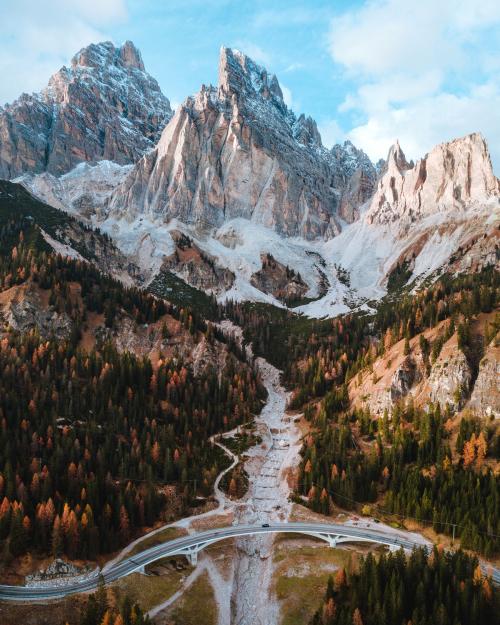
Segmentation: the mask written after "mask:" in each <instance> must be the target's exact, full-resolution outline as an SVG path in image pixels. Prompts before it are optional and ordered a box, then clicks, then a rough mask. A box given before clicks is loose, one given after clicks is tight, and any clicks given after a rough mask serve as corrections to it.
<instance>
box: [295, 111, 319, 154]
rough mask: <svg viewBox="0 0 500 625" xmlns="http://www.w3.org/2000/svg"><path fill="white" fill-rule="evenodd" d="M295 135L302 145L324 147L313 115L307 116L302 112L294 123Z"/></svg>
mask: <svg viewBox="0 0 500 625" xmlns="http://www.w3.org/2000/svg"><path fill="white" fill-rule="evenodd" d="M293 136H294V137H295V139H297V141H298V142H299V143H302V145H312V146H318V147H322V145H323V144H322V142H321V135H320V133H319V130H318V126H317V124H316V122H315V121H314V119H312V117H306V116H305V115H304V113H301V114H300V115H299V117H298V118H297V121H296V122H295V124H294V125H293Z"/></svg>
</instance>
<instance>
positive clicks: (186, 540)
mask: <svg viewBox="0 0 500 625" xmlns="http://www.w3.org/2000/svg"><path fill="white" fill-rule="evenodd" d="M279 533H287V534H302V535H305V536H311V537H313V538H317V539H319V540H323V541H324V542H326V543H327V544H328V545H329V546H330V547H337V546H338V545H340V544H342V543H352V542H367V543H378V544H380V545H386V546H387V547H388V548H389V549H391V550H398V549H401V548H403V549H405V550H412V549H413V548H415V547H422V543H419V542H413V541H411V540H409V539H406V538H403V537H401V535H397V534H396V532H394V531H391V529H390V528H387V527H381V528H373V529H372V528H366V527H352V526H346V525H341V524H325V523H270V524H269V523H264V524H262V525H233V526H230V527H221V528H219V529H213V530H208V531H205V532H200V533H197V534H191V535H189V536H182V537H181V538H176V539H174V540H170V541H167V542H164V543H161V544H159V545H156V546H154V547H150V548H149V549H145V550H144V551H141V552H140V553H137V554H135V555H134V556H131V557H128V558H124V559H123V560H120V561H119V562H117V563H116V564H114V565H113V566H112V567H111V568H109V569H108V570H107V571H106V572H105V573H104V574H102V575H100V574H99V572H95V573H94V574H93V575H91V576H89V577H88V578H86V579H83V580H79V581H73V582H71V580H67V583H65V582H62V580H58V581H54V583H53V584H51V585H46V586H44V587H25V586H5V585H0V600H1V601H21V602H35V601H47V600H50V599H58V598H61V597H65V596H67V595H71V594H74V593H80V592H91V591H93V590H96V588H97V587H98V585H99V583H100V582H101V581H102V582H104V583H105V584H108V583H110V582H114V581H116V580H118V579H121V578H122V577H126V576H127V575H130V574H131V573H134V572H142V573H144V571H145V567H147V566H148V565H149V564H152V563H153V562H155V561H157V560H160V559H162V558H167V557H171V556H178V555H183V556H186V557H187V558H188V560H189V561H190V562H191V564H193V565H195V564H196V563H197V560H198V553H199V552H200V551H201V550H202V549H205V547H208V546H209V545H213V544H214V543H217V542H220V541H222V540H227V539H229V538H239V537H242V536H252V535H257V534H279ZM492 577H493V580H494V581H496V582H497V583H499V582H500V571H499V570H497V569H493V570H492Z"/></svg>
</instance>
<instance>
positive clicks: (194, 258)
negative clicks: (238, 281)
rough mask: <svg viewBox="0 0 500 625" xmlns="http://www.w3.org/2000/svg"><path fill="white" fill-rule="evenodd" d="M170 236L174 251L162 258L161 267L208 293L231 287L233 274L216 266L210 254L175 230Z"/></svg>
mask: <svg viewBox="0 0 500 625" xmlns="http://www.w3.org/2000/svg"><path fill="white" fill-rule="evenodd" d="M170 236H171V237H172V239H173V240H174V242H175V244H176V249H175V252H174V253H173V254H172V255H170V256H167V257H165V258H164V259H163V264H162V269H164V270H166V271H172V272H173V273H175V274H176V275H177V276H179V277H180V278H182V279H183V280H184V281H185V282H187V283H188V284H190V285H191V286H194V287H195V288H197V289H201V290H202V291H205V292H209V293H220V292H222V291H224V290H228V289H230V288H231V286H232V284H233V282H234V274H233V273H232V272H231V271H229V269H225V268H223V267H218V266H217V264H216V262H215V260H216V259H214V258H213V257H212V256H211V255H209V254H207V253H206V252H202V251H201V250H200V249H199V248H198V246H197V245H195V244H194V243H193V242H192V241H191V239H189V238H188V237H186V236H184V235H183V234H182V233H181V232H179V231H177V230H172V231H171V232H170Z"/></svg>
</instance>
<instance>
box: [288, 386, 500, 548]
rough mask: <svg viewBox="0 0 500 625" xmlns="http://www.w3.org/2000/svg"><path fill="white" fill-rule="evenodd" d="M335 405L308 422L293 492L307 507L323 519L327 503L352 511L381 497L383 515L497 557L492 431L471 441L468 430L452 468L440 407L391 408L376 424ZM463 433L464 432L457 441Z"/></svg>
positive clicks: (498, 483) (328, 401)
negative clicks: (362, 443) (363, 445)
mask: <svg viewBox="0 0 500 625" xmlns="http://www.w3.org/2000/svg"><path fill="white" fill-rule="evenodd" d="M332 395H334V397H333V399H332V397H331V396H332ZM342 400H344V401H345V398H343V397H342V396H341V397H339V396H338V393H330V394H329V395H327V397H326V398H325V400H324V401H323V403H322V405H321V408H320V410H319V412H318V413H317V415H314V416H313V417H312V418H313V426H314V430H313V433H312V434H310V435H309V436H308V437H307V439H306V442H305V445H304V447H303V450H302V454H303V459H302V462H301V465H300V480H299V483H300V485H299V491H298V492H299V494H300V495H301V497H305V498H306V499H305V501H306V503H307V504H308V505H309V506H311V507H312V508H313V509H314V510H316V511H318V512H322V513H324V514H328V513H329V512H330V511H331V504H332V502H334V503H336V504H337V505H339V506H341V507H343V508H355V507H356V505H357V504H358V503H361V502H368V503H373V502H376V501H378V500H379V498H382V501H383V503H382V504H381V505H382V508H383V509H384V510H386V511H387V512H393V513H396V514H398V515H401V516H404V517H412V518H415V519H417V520H419V521H421V522H429V523H432V525H433V527H434V529H435V530H436V531H438V532H441V533H447V534H453V532H455V535H456V536H457V537H460V539H461V542H462V545H463V546H464V547H470V548H473V549H475V550H477V551H480V552H482V553H485V554H486V555H491V554H492V553H494V552H497V551H498V550H500V538H499V537H500V519H499V516H498V510H499V508H500V477H499V476H498V475H495V474H494V472H493V471H492V469H491V468H489V467H488V466H487V462H486V461H487V460H488V456H489V455H491V456H492V457H496V450H497V447H498V438H499V434H498V430H497V429H496V428H495V427H494V425H493V426H491V427H490V428H485V429H484V430H483V429H482V430H481V431H480V432H479V434H478V435H477V436H476V433H475V432H476V431H477V430H473V431H472V433H471V434H470V436H469V437H468V439H467V440H465V442H462V444H461V457H460V460H459V461H458V462H452V453H451V449H450V447H449V440H448V436H449V435H448V430H447V426H448V424H449V415H448V414H447V413H445V414H442V413H441V409H440V406H439V404H437V405H435V406H434V405H431V406H429V407H428V409H427V410H417V409H415V408H414V407H413V406H411V405H410V406H407V407H401V406H396V407H395V409H394V411H393V414H392V418H391V419H390V420H389V418H388V415H387V414H385V416H384V418H383V419H380V420H379V421H378V422H377V421H374V420H372V418H371V416H370V414H369V413H368V412H367V411H354V412H352V413H345V412H339V411H338V410H339V402H340V406H341V402H342ZM473 423H476V421H473ZM353 430H356V431H357V432H359V434H361V435H363V436H364V438H365V440H366V439H367V442H368V441H370V439H371V441H372V443H371V445H370V449H371V451H370V452H364V451H362V450H361V449H360V448H359V445H358V444H357V443H356V439H355V437H354V435H353ZM469 431H470V428H469V427H468V426H464V427H463V432H464V433H465V434H463V438H464V439H466V438H467V436H468V432H469ZM458 444H460V443H458Z"/></svg>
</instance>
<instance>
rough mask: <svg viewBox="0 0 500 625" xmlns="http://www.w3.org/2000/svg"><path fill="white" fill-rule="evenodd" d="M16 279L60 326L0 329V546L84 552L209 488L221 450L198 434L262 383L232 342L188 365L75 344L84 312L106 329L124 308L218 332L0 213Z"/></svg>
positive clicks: (248, 404)
mask: <svg viewBox="0 0 500 625" xmlns="http://www.w3.org/2000/svg"><path fill="white" fill-rule="evenodd" d="M28 280H29V281H31V282H32V283H34V284H37V285H38V287H39V288H40V290H41V291H42V292H43V291H48V293H49V295H48V301H49V304H51V306H52V309H53V310H55V311H57V313H58V314H61V315H63V314H64V315H66V316H67V318H69V319H70V322H71V327H72V331H71V333H70V335H69V336H68V338H67V339H66V340H56V339H55V337H52V338H50V337H49V338H42V337H41V336H39V334H38V333H37V331H36V330H32V331H29V332H25V333H23V334H21V333H18V332H14V331H12V329H11V330H8V331H6V332H5V333H4V335H3V338H1V339H0V540H2V541H3V542H4V549H5V551H4V556H5V557H8V556H10V555H11V556H17V555H20V554H22V553H24V552H25V551H26V550H27V549H31V548H36V549H38V550H39V551H41V552H42V553H46V552H49V551H52V552H53V553H54V554H55V555H59V554H61V553H65V554H67V555H68V556H69V557H83V558H86V557H89V558H93V557H95V556H96V555H97V554H98V553H101V552H109V551H112V550H114V549H116V548H118V547H119V546H120V545H122V544H124V543H126V542H127V541H128V540H129V538H130V536H131V535H132V534H133V533H134V532H136V531H137V529H138V528H140V527H142V526H145V525H150V524H152V523H153V522H154V521H155V520H157V519H158V518H159V517H160V516H161V515H172V514H174V512H175V513H182V512H184V511H185V510H186V509H187V507H188V506H189V505H190V504H191V503H192V502H193V500H194V497H195V496H196V495H197V494H201V495H208V494H209V493H210V492H211V486H212V483H213V480H214V479H215V476H216V475H217V473H218V472H219V471H220V470H221V468H222V466H223V465H224V464H225V463H226V462H227V459H226V458H225V456H224V454H223V453H222V452H221V450H219V449H218V448H217V447H214V446H213V445H212V444H211V443H210V442H209V438H210V437H211V436H212V435H213V434H218V433H220V432H222V431H225V430H227V429H230V428H232V427H234V426H235V425H237V424H240V423H242V422H245V421H249V420H250V419H251V414H252V413H253V412H256V411H258V410H259V409H260V405H261V400H262V397H263V394H264V392H265V391H264V390H263V387H262V386H261V384H260V382H259V379H258V375H257V373H256V372H255V371H253V370H252V368H251V367H250V366H246V365H245V366H241V363H240V362H238V360H237V358H239V359H240V360H243V358H244V357H243V354H242V352H241V351H240V350H239V348H238V347H237V346H236V345H235V344H234V343H232V342H230V343H229V344H228V347H229V349H230V350H231V351H232V352H233V354H234V355H235V356H236V358H233V357H230V358H228V359H227V364H226V367H225V369H224V370H223V371H216V370H211V369H210V368H207V369H206V371H205V373H203V374H201V375H199V376H198V377H194V375H193V373H192V371H191V369H190V368H189V367H188V366H187V365H185V364H184V363H183V362H182V361H181V360H180V359H178V358H170V359H169V358H166V357H164V356H162V355H161V353H160V356H159V359H158V362H155V363H152V362H151V361H150V360H149V359H146V358H144V359H141V358H137V357H136V356H134V355H133V354H130V353H119V352H118V351H117V350H116V349H115V348H114V347H113V345H112V344H111V343H108V342H106V340H105V339H103V340H99V341H97V343H96V347H95V348H93V349H91V350H90V351H84V350H83V349H81V348H80V346H79V344H80V342H79V340H80V335H81V331H82V328H83V326H84V323H85V319H86V316H87V314H88V312H96V313H102V314H104V318H105V324H106V325H107V326H108V327H113V326H114V325H115V324H117V323H119V322H120V319H121V318H122V316H123V315H127V316H128V317H130V318H131V319H133V320H134V321H135V322H136V323H137V324H149V323H153V322H156V321H158V320H161V319H162V317H164V316H165V315H167V314H168V315H170V316H173V317H175V318H176V319H178V320H179V321H181V323H182V325H183V326H184V328H185V329H186V330H189V332H190V333H191V334H194V335H196V336H197V335H201V331H203V332H204V336H205V337H206V340H207V341H208V342H209V343H212V342H213V341H214V340H215V339H216V338H218V339H222V335H221V334H220V333H219V332H218V330H217V329H216V328H215V327H214V326H212V325H210V324H209V325H207V324H206V323H205V321H204V320H203V319H202V318H201V317H197V316H196V315H195V314H193V313H191V311H190V310H188V309H182V310H179V309H177V308H176V307H174V306H172V305H171V304H169V303H168V302H166V301H165V300H162V299H158V298H156V297H154V296H153V295H150V294H148V293H146V292H144V291H141V290H140V289H136V288H126V287H124V286H123V285H122V284H121V283H120V282H118V281H117V280H115V279H113V278H111V277H109V276H106V275H104V274H102V273H101V272H99V271H98V270H97V269H96V268H95V267H94V266H93V265H91V264H89V263H87V262H84V261H80V260H72V259H69V258H63V257H61V256H59V255H56V254H54V253H53V252H51V251H50V248H48V246H47V245H46V244H45V241H44V240H43V239H42V237H41V234H40V232H39V230H38V228H37V227H36V225H34V223H33V220H32V219H30V218H29V217H26V216H25V217H24V218H20V219H17V220H14V219H9V220H6V221H4V222H3V223H1V224H0V291H2V290H6V289H9V288H10V287H12V286H14V285H19V284H23V283H24V282H26V281H28ZM165 332H166V333H168V330H167V328H166V326H165ZM196 336H195V337H194V338H195V340H197V339H196Z"/></svg>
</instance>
